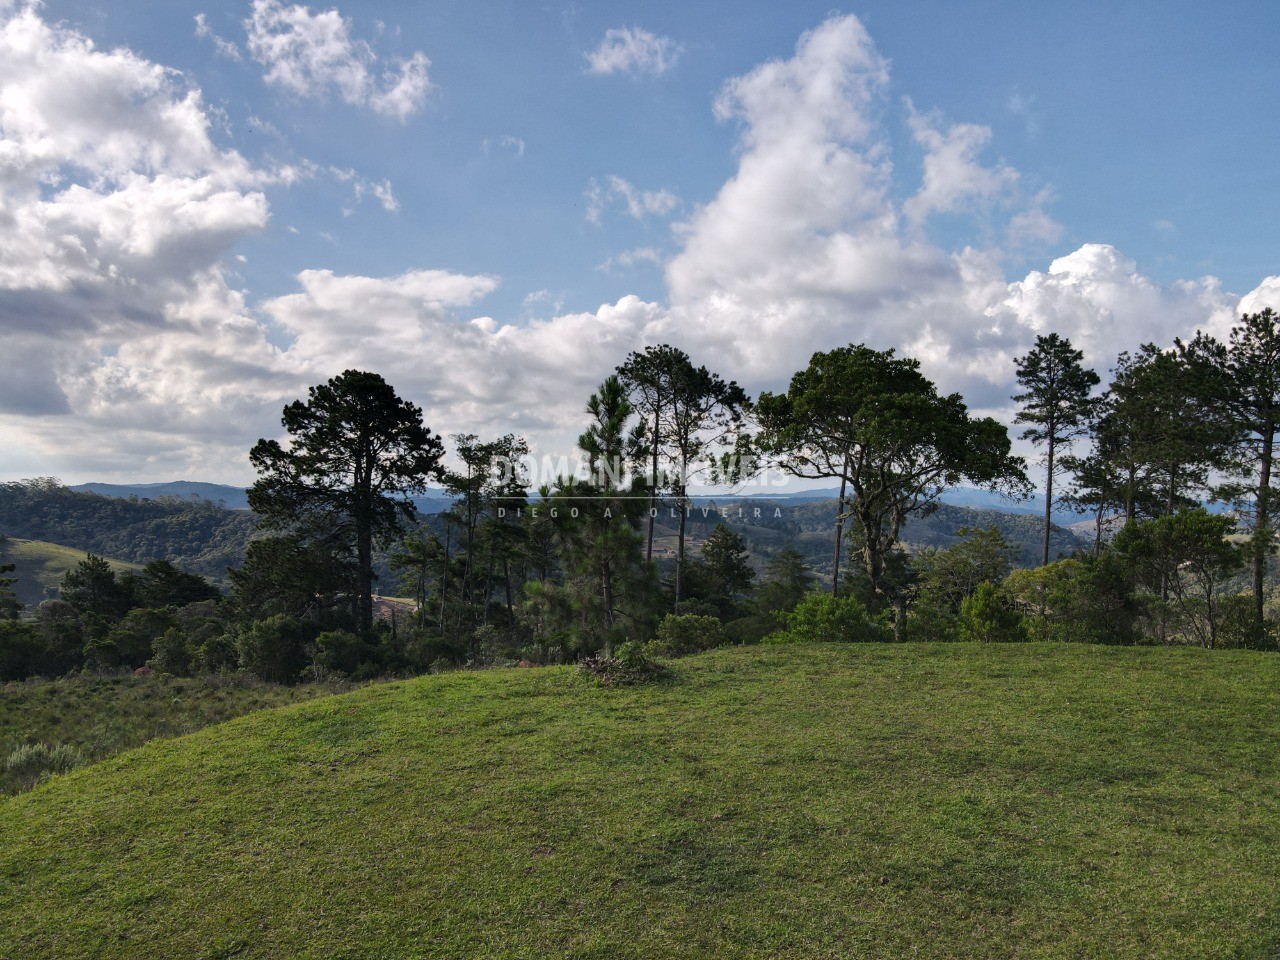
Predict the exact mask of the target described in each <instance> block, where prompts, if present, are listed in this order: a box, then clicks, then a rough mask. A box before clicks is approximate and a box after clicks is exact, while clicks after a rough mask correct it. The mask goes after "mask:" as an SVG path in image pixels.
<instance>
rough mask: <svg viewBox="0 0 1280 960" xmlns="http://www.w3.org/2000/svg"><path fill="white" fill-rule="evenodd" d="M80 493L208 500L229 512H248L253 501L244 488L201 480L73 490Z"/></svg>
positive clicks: (80, 486) (87, 486) (89, 485)
mask: <svg viewBox="0 0 1280 960" xmlns="http://www.w3.org/2000/svg"><path fill="white" fill-rule="evenodd" d="M70 489H71V490H75V491H76V492H77V493H96V494H98V496H100V497H116V498H117V499H121V500H129V499H132V498H134V497H136V498H137V499H139V500H160V499H162V498H167V497H176V498H177V499H179V500H207V501H208V502H210V503H221V504H222V505H223V506H225V507H226V508H227V509H228V510H248V509H249V498H248V496H247V495H246V494H245V491H244V488H243V487H232V486H228V485H227V484H224V483H203V482H201V481H199V480H171V481H169V482H168V483H81V484H77V485H76V486H74V487H71V488H70Z"/></svg>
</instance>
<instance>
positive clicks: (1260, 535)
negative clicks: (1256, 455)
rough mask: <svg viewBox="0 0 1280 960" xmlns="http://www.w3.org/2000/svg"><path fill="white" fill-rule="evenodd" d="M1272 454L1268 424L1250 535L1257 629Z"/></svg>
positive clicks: (1268, 528)
mask: <svg viewBox="0 0 1280 960" xmlns="http://www.w3.org/2000/svg"><path fill="white" fill-rule="evenodd" d="M1274 453H1275V432H1274V428H1273V426H1272V424H1270V423H1268V422H1265V421H1264V422H1263V424H1262V463H1261V470H1260V474H1261V476H1260V477H1259V478H1258V496H1257V502H1256V503H1255V504H1254V507H1255V509H1256V511H1257V516H1256V517H1255V518H1254V534H1253V541H1254V542H1253V616H1254V619H1255V620H1256V621H1257V623H1258V626H1259V627H1260V628H1261V627H1262V625H1263V622H1264V621H1263V599H1264V587H1265V581H1266V576H1267V554H1268V553H1269V552H1270V547H1271V461H1272V457H1273V456H1274Z"/></svg>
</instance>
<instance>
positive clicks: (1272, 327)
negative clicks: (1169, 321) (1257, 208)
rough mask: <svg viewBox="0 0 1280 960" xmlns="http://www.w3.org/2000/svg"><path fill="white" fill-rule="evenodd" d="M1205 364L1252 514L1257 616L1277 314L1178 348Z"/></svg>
mask: <svg viewBox="0 0 1280 960" xmlns="http://www.w3.org/2000/svg"><path fill="white" fill-rule="evenodd" d="M1183 352H1184V353H1185V354H1186V355H1187V356H1188V357H1189V358H1191V359H1192V361H1193V362H1194V361H1199V363H1200V364H1202V365H1204V366H1207V367H1208V368H1209V369H1210V370H1211V371H1212V372H1213V373H1215V374H1216V375H1217V376H1216V379H1217V389H1216V390H1215V391H1214V393H1213V397H1212V399H1214V400H1217V401H1219V402H1220V403H1221V404H1222V408H1223V409H1224V410H1225V412H1226V414H1227V416H1228V417H1229V418H1230V420H1231V421H1232V424H1233V426H1234V427H1235V436H1236V440H1237V446H1236V451H1235V454H1236V456H1235V461H1236V462H1235V465H1234V466H1235V472H1236V473H1237V474H1238V475H1239V476H1240V477H1242V479H1243V483H1242V484H1241V487H1242V489H1240V490H1238V491H1231V490H1228V491H1227V492H1228V494H1230V493H1232V492H1235V493H1238V494H1242V496H1240V497H1239V499H1242V500H1245V501H1248V509H1249V511H1250V512H1251V513H1252V519H1253V530H1252V538H1251V543H1250V545H1249V559H1250V562H1251V566H1252V573H1253V607H1254V618H1255V620H1256V622H1257V624H1258V625H1259V626H1262V624H1263V622H1264V620H1263V602H1264V599H1265V594H1264V585H1265V579H1266V570H1267V558H1268V557H1269V556H1270V555H1271V553H1272V552H1273V551H1274V550H1275V544H1274V533H1275V529H1274V527H1275V525H1274V521H1273V518H1272V509H1271V493H1272V490H1271V488H1272V484H1273V482H1274V480H1273V474H1274V463H1275V444H1276V436H1277V434H1280V316H1277V314H1276V313H1275V311H1273V310H1272V309H1271V308H1270V307H1268V308H1266V309H1265V310H1262V311H1261V312H1259V313H1253V314H1247V315H1245V316H1243V317H1241V318H1240V322H1239V323H1238V324H1236V326H1235V327H1234V328H1233V329H1232V331H1231V338H1230V342H1229V344H1228V345H1227V346H1223V345H1222V344H1220V343H1218V342H1217V341H1216V340H1214V339H1212V338H1211V337H1207V336H1205V335H1203V334H1201V335H1198V336H1197V337H1196V338H1195V340H1193V341H1192V342H1191V343H1190V344H1189V345H1187V346H1186V347H1185V348H1184V351H1183Z"/></svg>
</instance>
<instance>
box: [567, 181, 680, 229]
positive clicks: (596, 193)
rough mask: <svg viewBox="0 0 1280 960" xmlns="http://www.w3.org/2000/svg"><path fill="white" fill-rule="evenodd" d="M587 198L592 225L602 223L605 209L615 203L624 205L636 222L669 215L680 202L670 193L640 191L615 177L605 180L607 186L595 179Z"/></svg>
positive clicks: (588, 186)
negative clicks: (601, 219)
mask: <svg viewBox="0 0 1280 960" xmlns="http://www.w3.org/2000/svg"><path fill="white" fill-rule="evenodd" d="M584 196H586V198H587V213H586V217H587V220H589V221H590V222H591V223H599V222H600V217H601V215H602V214H603V213H604V211H605V209H606V208H607V207H608V206H610V205H611V204H613V203H615V202H620V203H621V205H622V206H623V207H624V208H625V209H626V211H627V213H628V214H629V215H630V216H632V217H633V218H635V219H636V220H644V219H645V218H646V217H661V216H665V215H666V214H668V213H671V212H672V211H673V210H674V209H675V208H676V206H677V205H678V204H679V202H680V200H679V198H677V197H676V195H675V194H674V193H672V192H671V191H670V190H640V189H638V188H636V187H634V186H633V185H632V184H631V183H629V182H628V181H626V180H624V179H623V178H622V177H619V176H614V175H613V174H610V175H609V176H607V177H605V182H604V183H603V184H601V183H600V182H599V181H598V180H596V179H595V178H594V177H593V178H592V179H591V182H590V183H588V184H587V190H586V193H585V194H584Z"/></svg>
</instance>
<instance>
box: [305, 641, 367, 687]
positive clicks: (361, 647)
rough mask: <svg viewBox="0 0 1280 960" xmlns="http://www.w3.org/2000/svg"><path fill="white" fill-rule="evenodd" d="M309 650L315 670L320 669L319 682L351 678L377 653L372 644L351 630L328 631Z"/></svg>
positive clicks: (318, 671)
mask: <svg viewBox="0 0 1280 960" xmlns="http://www.w3.org/2000/svg"><path fill="white" fill-rule="evenodd" d="M308 650H309V651H310V652H311V653H312V665H313V668H318V669H316V679H317V680H319V679H320V678H321V677H322V676H340V677H348V676H351V675H352V674H354V673H355V672H356V671H357V670H359V668H360V667H361V666H362V665H364V664H365V663H367V662H368V661H369V660H371V659H373V658H374V657H375V655H376V653H377V651H376V650H375V649H374V648H373V646H372V645H371V644H368V643H365V641H364V639H363V638H362V637H360V636H359V635H358V634H354V633H352V632H351V631H350V630H326V631H325V632H324V633H322V634H320V635H319V636H318V637H316V639H315V641H314V643H313V644H311V645H309V647H308Z"/></svg>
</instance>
